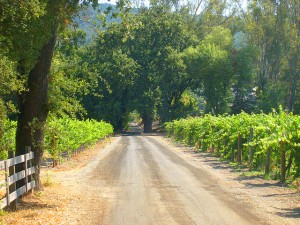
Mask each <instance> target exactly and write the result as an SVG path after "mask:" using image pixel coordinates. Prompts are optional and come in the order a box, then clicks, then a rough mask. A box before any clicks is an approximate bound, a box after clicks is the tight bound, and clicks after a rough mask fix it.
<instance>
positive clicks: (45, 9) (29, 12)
mask: <svg viewBox="0 0 300 225" xmlns="http://www.w3.org/2000/svg"><path fill="white" fill-rule="evenodd" d="M89 2H91V1H81V3H82V4H87V3H89ZM1 3H2V4H1V10H0V12H2V13H3V12H4V15H5V16H4V17H2V19H1V21H0V22H1V25H0V29H1V33H2V40H3V42H4V43H7V46H8V48H7V51H5V54H6V55H8V57H9V58H10V59H14V61H16V62H17V69H18V75H19V77H20V79H21V80H23V79H24V80H25V88H26V91H22V92H21V93H19V94H18V111H19V114H18V126H17V134H16V155H21V154H24V153H25V146H31V148H32V151H33V152H34V153H35V158H34V164H35V166H36V173H35V180H36V187H37V189H39V188H41V183H40V177H39V173H40V163H41V159H42V155H43V143H44V126H45V122H46V118H47V115H48V112H49V107H48V105H47V103H48V81H49V71H50V67H51V61H52V57H53V51H54V47H55V44H56V38H57V33H58V29H59V28H61V27H63V26H64V25H65V24H66V23H67V21H68V20H70V19H71V16H72V15H73V13H74V12H75V11H76V9H77V8H78V6H79V5H78V4H79V1H67V0H64V1H58V0H55V1H46V0H40V1H38V0H35V1H29V2H26V1H25V2H24V1H14V2H13V3H7V1H1ZM93 3H94V4H96V3H97V1H93ZM10 50H11V51H10ZM21 167H23V166H22V165H21V166H20V168H17V170H20V169H22V168H21ZM21 183H22V182H21ZM20 185H22V184H20Z"/></svg>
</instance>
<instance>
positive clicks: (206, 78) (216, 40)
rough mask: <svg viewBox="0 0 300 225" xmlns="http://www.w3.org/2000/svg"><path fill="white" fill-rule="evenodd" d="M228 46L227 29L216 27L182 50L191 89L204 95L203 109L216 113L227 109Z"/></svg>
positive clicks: (229, 94)
mask: <svg viewBox="0 0 300 225" xmlns="http://www.w3.org/2000/svg"><path fill="white" fill-rule="evenodd" d="M231 46H232V35H231V33H230V30H228V29H225V28H222V27H216V28H214V30H213V31H212V32H211V34H209V35H207V36H206V37H205V39H204V40H203V41H202V42H201V43H200V44H199V45H198V46H196V47H190V48H188V49H186V50H185V52H184V59H185V63H186V66H187V73H188V74H190V77H191V79H192V80H193V81H192V89H193V90H194V91H197V92H198V93H199V95H201V96H203V97H204V98H205V101H206V109H205V111H206V112H211V113H213V114H217V115H218V114H222V113H226V112H229V103H230V102H231V101H232V92H231V87H232V84H233V83H232V81H233V80H232V78H233V69H232V64H231V61H230V51H229V50H230V49H231Z"/></svg>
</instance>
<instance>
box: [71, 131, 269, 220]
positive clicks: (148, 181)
mask: <svg viewBox="0 0 300 225" xmlns="http://www.w3.org/2000/svg"><path fill="white" fill-rule="evenodd" d="M115 139H116V140H115V141H114V142H113V143H112V144H111V145H110V146H109V147H108V148H106V149H105V150H103V152H101V154H100V155H99V156H97V158H95V159H94V161H93V162H92V164H90V165H89V166H88V167H86V168H85V169H83V170H81V171H80V173H77V174H74V176H73V178H72V179H74V180H77V181H78V180H81V181H85V182H84V183H85V185H86V187H85V188H84V186H82V188H83V191H84V190H85V191H86V193H87V198H89V199H94V201H92V202H94V203H93V204H94V210H92V211H93V212H90V214H86V213H85V215H82V216H80V217H79V219H77V220H76V221H74V223H76V222H78V223H83V224H84V223H87V222H88V223H89V224H109V225H127V224H128V225H133V224H134V225H147V224H153V225H154V224H166V225H172V224H188V225H189V224H203V225H210V224H214V225H217V224H222V225H225V224H230V225H233V224H238V225H243V224H268V223H267V222H266V221H262V219H260V218H258V217H257V216H256V215H255V214H254V213H253V211H251V208H250V209H249V206H248V205H245V204H244V205H243V204H242V203H241V202H240V201H239V200H238V199H236V198H234V197H232V195H230V194H228V193H226V192H224V190H223V189H221V188H220V187H219V185H218V183H217V182H216V181H215V180H214V179H212V178H211V177H210V174H209V173H208V172H207V171H205V170H201V168H198V167H196V166H194V165H192V164H190V163H189V162H188V161H187V160H186V159H184V158H183V157H180V156H179V155H178V154H176V153H174V151H171V150H170V149H169V148H168V146H167V145H166V144H164V143H162V142H161V141H160V140H159V139H158V138H155V137H152V136H145V135H134V134H133V135H123V136H120V137H117V138H115ZM70 179H71V178H69V180H70ZM99 201H101V202H102V204H101V205H100V206H98V208H97V202H98V205H99ZM78 204H79V201H77V202H76V201H75V200H74V207H76V205H78ZM83 218H85V219H83Z"/></svg>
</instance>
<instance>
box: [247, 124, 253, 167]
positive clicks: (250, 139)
mask: <svg viewBox="0 0 300 225" xmlns="http://www.w3.org/2000/svg"><path fill="white" fill-rule="evenodd" d="M252 139H253V128H250V134H249V142H252ZM253 158H254V146H250V150H249V162H248V164H249V166H250V167H252V163H253Z"/></svg>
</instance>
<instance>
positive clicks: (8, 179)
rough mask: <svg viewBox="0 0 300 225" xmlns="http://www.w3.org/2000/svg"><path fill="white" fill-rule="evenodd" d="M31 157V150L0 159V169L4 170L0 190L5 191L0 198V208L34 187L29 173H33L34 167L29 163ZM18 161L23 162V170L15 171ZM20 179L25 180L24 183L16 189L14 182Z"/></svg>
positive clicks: (32, 156) (32, 155)
mask: <svg viewBox="0 0 300 225" xmlns="http://www.w3.org/2000/svg"><path fill="white" fill-rule="evenodd" d="M33 158H34V154H33V152H29V153H27V154H24V155H20V156H17V157H14V158H11V159H7V160H4V161H0V171H1V172H3V170H4V175H5V180H2V181H0V191H1V192H4V193H5V197H4V198H3V199H1V200H0V209H3V208H4V207H6V206H9V205H10V204H11V203H12V202H14V201H15V200H16V199H17V198H18V197H19V196H21V195H23V194H24V193H27V192H28V191H29V190H31V189H33V188H34V187H35V181H34V180H33V179H31V175H32V174H34V173H35V168H34V167H33V166H32V163H31V160H32V159H33ZM19 163H24V164H25V170H22V171H21V172H18V173H15V165H17V164H19ZM29 177H30V178H29ZM21 179H24V180H25V185H24V186H22V187H20V188H18V189H17V190H16V188H15V187H16V182H17V181H19V180H21ZM10 187H11V188H10ZM14 204H15V202H14Z"/></svg>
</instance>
